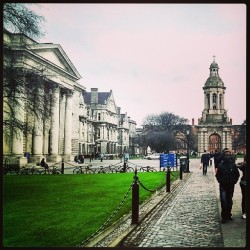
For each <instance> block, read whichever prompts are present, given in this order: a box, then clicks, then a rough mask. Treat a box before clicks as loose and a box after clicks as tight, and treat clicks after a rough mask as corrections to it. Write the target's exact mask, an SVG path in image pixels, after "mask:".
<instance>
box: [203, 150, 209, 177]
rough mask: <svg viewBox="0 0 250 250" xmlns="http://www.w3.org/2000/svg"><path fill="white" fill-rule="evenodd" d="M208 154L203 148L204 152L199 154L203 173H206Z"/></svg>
mask: <svg viewBox="0 0 250 250" xmlns="http://www.w3.org/2000/svg"><path fill="white" fill-rule="evenodd" d="M209 159H210V155H209V154H208V153H207V151H206V150H204V153H203V154H202V155H201V163H202V169H203V175H206V174H207V166H208V164H209Z"/></svg>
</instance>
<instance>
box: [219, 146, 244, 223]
mask: <svg viewBox="0 0 250 250" xmlns="http://www.w3.org/2000/svg"><path fill="white" fill-rule="evenodd" d="M215 176H216V179H217V181H218V182H219V188H220V201H221V222H222V223H225V222H226V221H227V220H232V213H231V211H232V206H233V194H234V186H235V184H236V183H237V181H238V179H239V176H240V174H239V170H238V168H237V166H236V164H235V163H233V162H232V157H231V152H230V151H229V150H226V151H224V153H223V155H222V162H221V163H219V165H218V169H217V173H216V175H215Z"/></svg>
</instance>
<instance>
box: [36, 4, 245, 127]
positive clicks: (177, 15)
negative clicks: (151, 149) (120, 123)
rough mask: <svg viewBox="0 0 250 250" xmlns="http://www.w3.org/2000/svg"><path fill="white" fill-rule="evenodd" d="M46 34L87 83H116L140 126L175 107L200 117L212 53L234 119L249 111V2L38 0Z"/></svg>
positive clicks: (104, 86) (104, 87) (117, 94)
mask: <svg viewBox="0 0 250 250" xmlns="http://www.w3.org/2000/svg"><path fill="white" fill-rule="evenodd" d="M33 8H34V9H35V10H36V11H37V13H38V14H41V15H43V16H44V17H45V18H46V20H47V21H46V23H45V26H44V30H45V31H46V32H47V34H46V36H45V37H44V38H42V39H40V41H39V42H52V43H58V44H60V45H61V46H62V47H63V49H64V50H65V52H66V54H67V55H68V56H69V58H70V59H71V61H72V63H73V64H74V66H75V67H76V68H77V70H78V72H79V73H80V75H81V76H82V79H81V80H80V83H81V84H82V85H84V86H85V87H86V88H87V91H90V88H92V87H97V88H98V89H99V91H104V92H108V91H109V90H110V89H112V90H113V93H114V98H115V102H116V105H117V106H119V107H121V111H122V113H125V112H127V114H128V115H129V116H130V117H131V119H133V120H135V121H136V122H137V126H138V127H140V125H141V124H142V121H143V118H145V117H146V116H147V115H149V114H153V113H154V114H159V113H160V112H164V111H166V112H172V113H174V114H175V115H179V116H181V117H185V118H187V119H189V121H190V124H191V120H192V118H194V119H195V124H197V120H198V118H200V117H201V112H202V111H203V109H204V100H203V89H202V87H203V86H204V84H205V82H206V80H207V78H208V77H209V66H210V64H211V63H212V61H213V55H215V56H216V58H215V60H216V62H217V63H218V65H219V68H220V69H219V75H220V77H221V78H222V80H223V82H224V84H225V86H226V92H225V108H226V109H227V110H228V116H229V118H232V119H233V124H241V123H242V122H243V121H244V120H245V119H246V6H245V5H244V4H39V6H36V7H33Z"/></svg>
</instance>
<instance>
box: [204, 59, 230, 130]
mask: <svg viewBox="0 0 250 250" xmlns="http://www.w3.org/2000/svg"><path fill="white" fill-rule="evenodd" d="M209 70H210V75H209V77H208V79H207V81H206V82H205V85H204V87H203V90H204V109H203V111H202V118H201V119H199V125H202V124H218V123H220V124H221V123H227V122H229V119H228V117H227V111H226V110H225V108H224V96H225V90H226V87H225V86H224V83H223V81H222V79H221V78H220V76H219V66H218V64H217V63H216V62H215V56H214V60H213V62H212V63H211V65H210V68H209Z"/></svg>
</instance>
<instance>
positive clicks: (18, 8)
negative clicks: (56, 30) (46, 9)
mask: <svg viewBox="0 0 250 250" xmlns="http://www.w3.org/2000/svg"><path fill="white" fill-rule="evenodd" d="M29 5H30V4H29ZM27 6H28V4H21V3H5V4H4V5H3V27H4V28H5V29H6V30H8V31H10V32H14V33H23V34H25V35H27V36H29V37H31V38H39V37H41V36H43V35H44V32H42V23H43V22H44V21H45V18H44V17H43V16H40V15H38V14H36V13H35V12H34V11H32V10H30V9H29V8H28V7H27Z"/></svg>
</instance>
